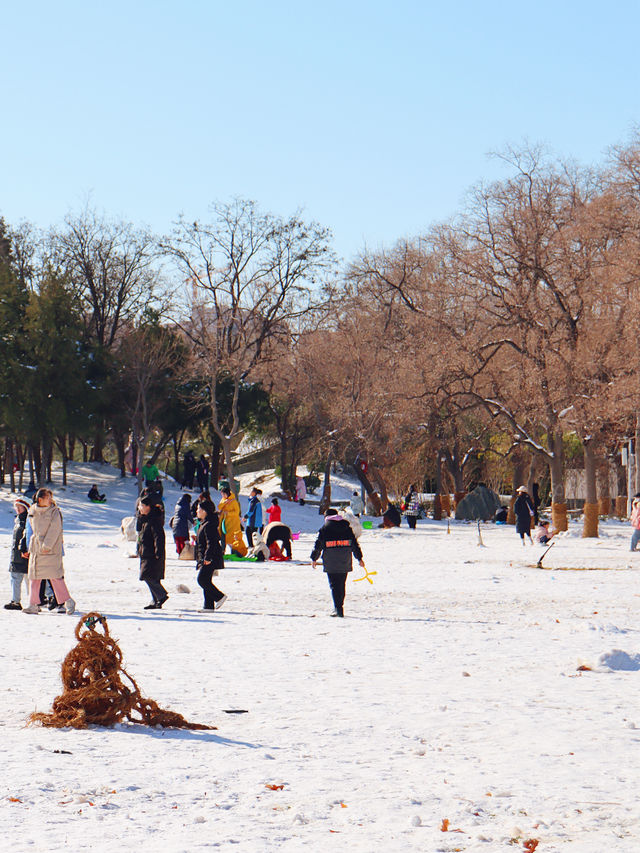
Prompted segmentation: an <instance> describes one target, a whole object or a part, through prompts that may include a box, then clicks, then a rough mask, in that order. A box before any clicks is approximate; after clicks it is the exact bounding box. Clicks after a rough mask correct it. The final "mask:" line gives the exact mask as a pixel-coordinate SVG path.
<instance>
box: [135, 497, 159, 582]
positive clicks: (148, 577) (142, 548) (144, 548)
mask: <svg viewBox="0 0 640 853" xmlns="http://www.w3.org/2000/svg"><path fill="white" fill-rule="evenodd" d="M162 522H163V513H162V511H161V510H160V508H159V507H155V506H152V507H151V512H150V513H149V515H141V516H140V536H139V538H138V553H139V555H140V580H141V581H160V580H162V578H163V577H164V559H165V536H164V526H163V523H162Z"/></svg>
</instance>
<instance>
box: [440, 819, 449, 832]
mask: <svg viewBox="0 0 640 853" xmlns="http://www.w3.org/2000/svg"><path fill="white" fill-rule="evenodd" d="M448 831H449V821H448V819H447V818H446V817H443V818H442V823H441V824H440V832H448Z"/></svg>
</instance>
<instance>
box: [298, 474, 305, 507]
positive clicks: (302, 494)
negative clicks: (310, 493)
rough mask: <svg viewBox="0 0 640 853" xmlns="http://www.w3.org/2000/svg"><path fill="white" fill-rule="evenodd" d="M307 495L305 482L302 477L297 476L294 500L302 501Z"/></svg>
mask: <svg viewBox="0 0 640 853" xmlns="http://www.w3.org/2000/svg"><path fill="white" fill-rule="evenodd" d="M306 497H307V484H306V483H305V481H304V480H303V479H302V477H298V479H297V480H296V500H298V501H303V500H304V499H305V498H306Z"/></svg>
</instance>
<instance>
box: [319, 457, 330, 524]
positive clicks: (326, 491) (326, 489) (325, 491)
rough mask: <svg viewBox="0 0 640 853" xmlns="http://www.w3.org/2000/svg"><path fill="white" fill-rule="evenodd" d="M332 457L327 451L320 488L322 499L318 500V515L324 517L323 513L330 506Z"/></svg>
mask: <svg viewBox="0 0 640 853" xmlns="http://www.w3.org/2000/svg"><path fill="white" fill-rule="evenodd" d="M332 457H333V450H330V451H329V454H328V456H327V464H326V465H325V468H324V485H323V486H322V497H321V498H320V506H319V507H318V512H319V513H320V515H324V514H325V512H326V511H327V510H328V509H329V507H330V506H331V461H332Z"/></svg>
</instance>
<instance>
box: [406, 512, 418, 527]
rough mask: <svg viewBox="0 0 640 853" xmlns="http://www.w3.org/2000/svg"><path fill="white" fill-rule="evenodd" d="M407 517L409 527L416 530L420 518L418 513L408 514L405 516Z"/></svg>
mask: <svg viewBox="0 0 640 853" xmlns="http://www.w3.org/2000/svg"><path fill="white" fill-rule="evenodd" d="M405 518H406V519H407V524H408V525H409V527H410V528H411V529H412V530H415V529H416V521H417V520H418V516H417V515H407V516H405Z"/></svg>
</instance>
